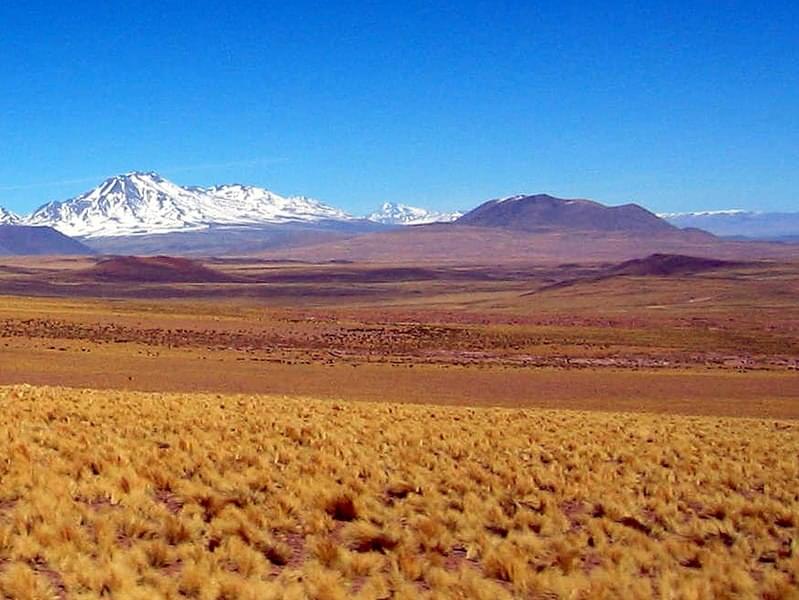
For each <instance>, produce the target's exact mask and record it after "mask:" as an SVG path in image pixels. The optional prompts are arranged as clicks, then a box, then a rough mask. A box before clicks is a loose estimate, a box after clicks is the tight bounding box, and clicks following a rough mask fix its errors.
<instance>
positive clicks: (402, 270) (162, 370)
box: [0, 259, 799, 598]
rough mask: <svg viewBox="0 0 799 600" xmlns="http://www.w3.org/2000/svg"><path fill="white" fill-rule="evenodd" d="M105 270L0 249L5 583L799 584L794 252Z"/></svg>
mask: <svg viewBox="0 0 799 600" xmlns="http://www.w3.org/2000/svg"><path fill="white" fill-rule="evenodd" d="M111 266H112V267H114V268H110V269H109V268H108V265H105V267H104V270H98V269H97V268H96V261H95V259H40V260H37V261H31V260H23V259H16V260H7V261H5V262H4V264H3V266H0V291H2V292H3V293H4V295H3V296H0V386H3V387H1V388H0V403H2V404H3V413H4V415H5V416H4V421H3V428H4V431H3V432H2V435H0V440H1V442H0V443H2V445H3V451H4V454H5V455H6V456H9V457H10V458H11V459H10V460H9V461H7V463H6V466H5V467H4V469H5V470H4V475H3V479H2V482H3V483H2V485H0V591H1V592H2V594H4V595H5V597H12V598H18V597H19V598H22V597H42V598H44V597H60V598H72V597H86V598H93V597H101V596H103V595H105V596H109V597H150V598H151V597H174V598H184V597H196V598H228V597H231V598H238V597H242V598H243V597H252V598H265V597H275V598H279V597H291V598H348V597H362V598H388V597H397V598H406V597H407V598H416V597H431V598H433V597H450V596H452V597H462V598H480V597H483V598H501V597H518V598H537V597H540V598H572V597H584V598H598V597H599V598H601V597H607V598H617V597H641V598H649V597H659V598H669V597H673V598H704V597H736V598H749V597H751V598H764V597H767V598H790V597H796V595H795V594H796V588H797V583H798V582H797V575H796V574H797V573H799V548H797V547H796V546H797V541H796V540H797V535H798V534H799V529H798V527H799V495H797V491H796V485H795V482H796V481H797V480H799V461H797V460H796V457H797V454H798V453H799V426H797V423H796V421H795V420H796V419H797V418H799V373H797V368H798V366H799V300H797V299H798V298H799V264H796V263H790V262H788V263H781V262H758V263H749V264H735V265H732V264H730V265H726V266H725V265H721V266H719V265H706V266H705V267H703V266H702V265H701V264H700V265H690V266H689V268H687V269H682V270H677V271H674V272H665V273H663V272H661V269H660V268H659V266H658V265H657V264H655V265H646V264H645V265H644V267H647V266H651V267H652V268H651V269H649V270H647V268H644V269H640V270H638V271H636V272H634V273H626V272H624V273H620V272H619V271H618V270H614V269H613V268H612V267H609V266H607V265H577V264H570V265H543V266H542V265H529V264H523V263H520V264H512V265H510V266H507V267H503V268H502V269H497V268H491V267H487V266H480V265H458V264H445V265H441V264H438V265H421V266H420V265H401V264H397V265H394V264H379V265H378V264H349V263H326V264H310V263H276V262H267V261H259V260H257V259H241V260H217V261H205V263H204V265H202V267H200V266H198V265H196V264H193V263H192V264H188V263H179V262H178V263H169V262H167V263H166V264H158V265H156V266H157V267H158V270H157V277H155V276H152V277H150V278H149V279H146V280H133V279H131V277H130V274H129V273H128V272H126V271H125V270H124V269H121V268H119V269H117V268H118V267H119V265H118V264H116V263H113V264H112V265H111ZM123 266H124V265H123ZM150 266H152V265H150ZM187 269H188V270H189V272H188V274H187V271H186V270H187ZM192 269H193V270H192ZM52 490H63V491H62V492H59V493H57V494H54V493H52ZM88 573H94V574H96V576H95V575H91V576H90V575H88ZM14 586H17V587H14ZM791 594H794V595H793V596H792V595H791Z"/></svg>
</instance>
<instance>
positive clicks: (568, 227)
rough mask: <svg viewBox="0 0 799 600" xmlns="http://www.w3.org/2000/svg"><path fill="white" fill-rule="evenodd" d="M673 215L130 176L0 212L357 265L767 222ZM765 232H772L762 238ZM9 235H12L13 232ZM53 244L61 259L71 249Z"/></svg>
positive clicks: (118, 248) (104, 238)
mask: <svg viewBox="0 0 799 600" xmlns="http://www.w3.org/2000/svg"><path fill="white" fill-rule="evenodd" d="M664 216H665V217H666V218H661V216H658V215H655V214H654V213H652V212H650V211H648V210H646V209H645V208H643V207H641V206H639V205H637V204H623V205H619V206H607V205H604V204H600V203H598V202H594V201H591V200H584V199H563V198H556V197H554V196H550V195H547V194H535V195H517V196H509V197H506V198H499V199H494V200H489V201H488V202H485V203H483V204H481V205H480V206H478V207H477V208H475V209H473V210H471V211H469V212H467V213H465V214H461V213H441V212H435V211H429V210H426V209H423V208H417V207H413V206H408V205H405V204H399V203H385V204H383V205H382V206H381V207H380V209H379V210H377V211H375V212H373V213H372V214H370V215H368V216H367V217H356V216H353V215H351V214H348V213H347V212H345V211H343V210H340V209H338V208H335V207H333V206H330V205H328V204H324V203H323V202H320V201H318V200H314V199H311V198H307V197H304V196H281V195H279V194H276V193H274V192H271V191H269V190H266V189H264V188H259V187H253V186H246V185H240V184H231V185H219V186H213V187H186V186H179V185H177V184H175V183H172V182H170V181H168V180H166V179H164V178H163V177H161V176H159V175H158V174H156V173H143V172H130V173H126V174H123V175H118V176H115V177H111V178H109V179H107V180H105V181H104V182H102V183H101V184H100V185H99V186H97V187H96V188H94V189H92V190H89V191H87V192H86V193H84V194H81V195H79V196H77V197H75V198H72V199H69V200H65V201H62V202H51V203H49V204H46V205H44V206H42V207H41V208H39V209H38V210H36V211H34V212H33V214H31V215H28V216H23V217H20V216H17V215H14V214H12V213H10V212H8V211H6V210H0V224H4V225H3V226H4V227H6V228H7V229H9V230H11V229H14V228H15V227H16V228H19V232H18V233H19V235H20V236H21V237H19V239H20V240H22V239H27V238H26V236H31V235H33V234H32V233H31V232H30V231H28V232H27V233H24V234H23V228H28V229H30V228H33V227H41V228H45V229H46V228H52V230H53V231H54V232H55V231H57V232H60V234H64V235H68V236H71V237H73V238H75V239H76V240H78V243H79V244H80V246H72V247H71V248H72V250H74V251H75V252H78V251H80V252H83V251H89V250H88V249H91V250H92V251H95V252H98V253H102V254H139V255H153V254H169V255H177V256H179V255H233V254H239V255H243V254H269V255H276V253H278V254H280V255H281V256H284V257H285V256H292V257H295V256H296V257H301V258H302V257H308V256H313V257H315V259H324V257H325V256H327V257H328V258H345V259H348V260H350V259H352V260H359V259H361V258H363V259H367V260H368V259H371V258H375V257H379V258H380V260H390V259H392V258H398V259H401V258H403V257H408V256H412V258H413V260H423V259H425V258H433V257H439V258H452V259H457V258H459V257H461V258H462V257H472V258H480V259H486V260H496V259H501V258H502V257H503V255H507V256H510V255H513V256H519V257H528V258H538V257H551V256H559V257H560V256H563V257H566V256H579V257H581V259H586V258H588V259H591V258H593V259H600V258H601V257H604V256H607V257H608V258H609V259H611V260H615V259H618V258H629V257H635V256H640V255H642V254H645V253H651V252H673V251H682V250H683V248H682V246H684V245H689V246H690V245H693V246H695V247H697V248H700V249H701V248H704V247H705V246H708V245H710V246H713V247H714V248H716V250H718V248H719V246H718V244H719V243H720V240H718V238H716V237H715V236H714V235H712V234H711V233H707V232H706V231H701V230H700V229H696V227H699V228H702V229H710V230H711V231H715V232H717V233H720V234H721V235H746V234H745V233H742V231H741V230H735V229H732V228H729V227H728V228H726V229H725V228H722V227H721V226H720V225H719V226H718V227H717V226H715V225H714V226H712V227H711V226H708V224H718V223H722V222H723V223H726V224H727V226H731V224H732V223H733V221H734V222H736V223H746V224H748V225H749V227H750V229H749V230H748V231H750V232H751V231H752V227H751V226H752V224H753V223H755V222H758V223H763V222H765V221H766V220H767V219H765V215H758V214H756V213H742V212H740V211H731V212H725V213H691V214H681V215H664ZM780 222H781V223H782V225H785V224H786V223H787V222H789V219H787V218H786V217H785V216H784V215H783V217H782V219H781V220H780V219H776V220H775V221H774V222H771V221H769V223H770V227H771V228H770V229H768V232H769V235H771V234H773V233H774V231H775V229H774V227H776V225H778V224H780ZM410 225H413V227H405V226H410ZM766 230H767V228H766V227H765V225H764V226H763V227H762V228H761V230H759V231H761V232H765V231H766ZM790 231H791V227H784V228H783V229H781V230H779V233H780V235H782V234H787V235H790ZM41 235H42V236H45V235H46V234H44V233H43V234H41ZM47 235H50V234H47ZM6 236H7V238H8V239H9V240H10V239H11V238H12V237H13V235H12V234H11V233H9V232H6ZM752 237H755V236H752ZM42 239H44V238H42ZM52 241H54V239H53V240H52ZM46 246H47V244H43V246H42V247H43V248H44V247H46ZM408 246H409V247H408ZM51 247H52V248H53V252H54V253H58V252H60V249H61V248H64V249H67V250H69V249H70V247H69V246H59V245H58V244H55V245H54V246H51ZM295 249H296V250H295ZM34 250H36V251H37V252H38V249H36V248H33V247H32V246H30V245H26V244H24V243H22V244H21V246H20V247H18V248H16V249H15V248H12V247H11V246H10V242H8V243H7V245H6V247H5V250H4V251H5V252H6V253H15V254H16V253H23V252H33V251H34ZM325 253H327V254H325ZM725 256H726V255H725Z"/></svg>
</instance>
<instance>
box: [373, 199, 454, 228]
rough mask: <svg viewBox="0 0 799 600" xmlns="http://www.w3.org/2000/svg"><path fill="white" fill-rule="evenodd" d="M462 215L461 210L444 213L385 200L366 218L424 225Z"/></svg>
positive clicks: (399, 223)
mask: <svg viewBox="0 0 799 600" xmlns="http://www.w3.org/2000/svg"><path fill="white" fill-rule="evenodd" d="M462 215H463V213H460V212H452V213H443V212H436V211H431V210H427V209H425V208H418V207H416V206H408V205H407V204H398V203H395V202H385V203H383V205H382V206H381V207H380V209H379V210H377V211H375V212H373V213H372V214H370V215H369V216H367V217H366V218H367V219H369V220H370V221H374V222H375V223H383V224H384V225H424V224H427V223H449V222H452V221H454V220H455V219H457V218H458V217H460V216H462Z"/></svg>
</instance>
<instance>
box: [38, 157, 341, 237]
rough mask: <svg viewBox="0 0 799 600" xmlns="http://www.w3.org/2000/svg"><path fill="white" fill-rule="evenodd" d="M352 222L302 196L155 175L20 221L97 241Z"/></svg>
mask: <svg viewBox="0 0 799 600" xmlns="http://www.w3.org/2000/svg"><path fill="white" fill-rule="evenodd" d="M352 219H353V217H351V216H350V215H348V214H347V213H345V212H343V211H341V210H338V209H336V208H333V207H331V206H328V205H326V204H323V203H321V202H318V201H316V200H312V199H310V198H306V197H304V196H292V197H283V196H280V195H278V194H275V193H273V192H270V191H269V190H265V189H263V188H258V187H251V186H245V185H238V184H234V185H222V186H215V187H210V188H201V187H182V186H179V185H177V184H175V183H172V182H171V181H168V180H166V179H164V178H163V177H161V176H160V175H158V174H156V173H140V172H131V173H126V174H124V175H118V176H116V177H111V178H109V179H107V180H105V181H104V182H103V183H101V184H100V185H99V186H97V187H96V188H94V189H93V190H90V191H88V192H86V193H84V194H81V195H80V196H78V197H76V198H72V199H71V200H65V201H63V202H51V203H49V204H45V205H44V206H42V207H41V208H39V209H38V210H36V211H35V212H34V213H33V214H32V215H30V216H29V217H26V218H25V219H24V222H25V223H26V224H28V225H48V226H51V227H53V228H54V229H57V230H58V231H60V232H61V233H64V234H66V235H69V236H73V237H79V238H100V237H116V236H132V235H151V234H160V233H170V232H183V231H196V230H201V229H207V228H209V227H218V226H230V227H245V226H259V225H268V224H276V223H308V222H320V221H349V220H352Z"/></svg>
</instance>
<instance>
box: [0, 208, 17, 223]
mask: <svg viewBox="0 0 799 600" xmlns="http://www.w3.org/2000/svg"><path fill="white" fill-rule="evenodd" d="M19 222H20V218H19V216H18V215H15V214H14V213H12V212H11V211H10V210H6V209H5V208H3V207H2V206H0V225H17V224H19Z"/></svg>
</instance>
